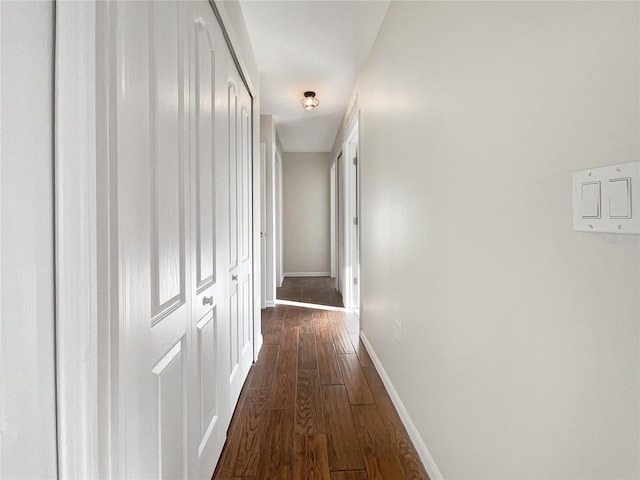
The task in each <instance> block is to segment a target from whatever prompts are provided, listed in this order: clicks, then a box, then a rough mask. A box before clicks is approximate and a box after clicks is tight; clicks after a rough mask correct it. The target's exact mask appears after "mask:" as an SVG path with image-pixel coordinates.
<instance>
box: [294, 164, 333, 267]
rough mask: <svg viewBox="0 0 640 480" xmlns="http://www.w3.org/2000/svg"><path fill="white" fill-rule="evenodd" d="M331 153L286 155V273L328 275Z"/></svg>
mask: <svg viewBox="0 0 640 480" xmlns="http://www.w3.org/2000/svg"><path fill="white" fill-rule="evenodd" d="M330 165H331V154H330V153H288V152H285V154H284V168H283V187H284V189H283V197H284V200H283V224H284V239H283V240H284V241H283V248H284V274H285V276H287V275H298V274H306V275H310V274H315V275H329V271H330V269H331V266H330V260H331V258H330V227H329V218H330V212H329V205H330V199H329V190H330V184H329V167H330Z"/></svg>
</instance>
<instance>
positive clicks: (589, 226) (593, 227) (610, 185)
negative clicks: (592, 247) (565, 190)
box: [573, 162, 640, 234]
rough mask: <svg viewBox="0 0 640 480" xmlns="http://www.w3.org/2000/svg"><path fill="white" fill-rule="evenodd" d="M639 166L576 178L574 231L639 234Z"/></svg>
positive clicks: (596, 171) (607, 169)
mask: <svg viewBox="0 0 640 480" xmlns="http://www.w3.org/2000/svg"><path fill="white" fill-rule="evenodd" d="M639 193H640V162H628V163H620V164H617V165H610V166H608V167H599V168H591V169H589V170H582V171H580V172H576V173H574V174H573V229H574V230H579V231H583V232H601V233H604V232H606V233H622V234H640V195H639Z"/></svg>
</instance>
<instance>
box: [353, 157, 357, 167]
mask: <svg viewBox="0 0 640 480" xmlns="http://www.w3.org/2000/svg"><path fill="white" fill-rule="evenodd" d="M353 164H354V165H358V156H357V155H356V156H355V157H353Z"/></svg>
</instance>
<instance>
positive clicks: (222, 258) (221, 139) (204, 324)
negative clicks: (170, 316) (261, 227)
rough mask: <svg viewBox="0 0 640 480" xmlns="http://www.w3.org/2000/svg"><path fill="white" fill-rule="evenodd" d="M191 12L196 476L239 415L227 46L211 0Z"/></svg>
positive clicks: (210, 463) (213, 458) (212, 460)
mask: <svg viewBox="0 0 640 480" xmlns="http://www.w3.org/2000/svg"><path fill="white" fill-rule="evenodd" d="M183 5H184V8H185V10H186V11H187V12H188V14H187V15H186V17H187V20H188V21H187V29H188V31H189V71H190V79H191V83H190V89H189V96H190V105H191V108H190V112H191V120H190V133H191V145H190V151H191V158H192V175H191V177H192V182H191V191H192V196H191V198H192V212H193V215H192V218H193V224H192V232H193V242H192V251H193V252H194V255H193V259H194V261H193V272H194V283H195V292H194V294H195V301H194V305H193V323H194V330H193V332H194V338H193V342H194V346H195V349H194V362H193V365H192V368H191V369H190V374H191V377H192V380H191V386H190V390H189V391H190V392H191V404H190V405H191V410H190V419H191V423H190V427H191V436H192V441H191V451H192V458H193V460H192V462H193V463H192V467H193V468H192V469H191V475H190V478H202V479H207V480H208V479H209V478H211V475H212V473H213V470H214V468H215V465H216V462H217V460H218V458H219V456H220V453H221V452H222V447H223V446H224V442H225V438H226V430H227V427H228V425H229V421H230V420H231V412H232V405H231V404H230V402H229V382H228V379H227V377H226V375H225V374H224V372H226V371H227V369H228V368H229V367H228V363H229V362H228V358H229V353H228V343H229V341H228V338H229V335H230V333H229V332H230V319H229V315H230V311H229V305H228V302H227V294H226V291H227V289H228V288H229V280H228V278H227V262H228V260H227V259H228V257H229V242H228V235H227V232H228V230H229V220H228V216H227V215H226V211H227V207H226V206H227V204H228V191H229V185H228V182H227V178H228V172H227V162H226V159H227V156H228V151H229V148H228V143H227V138H228V133H227V129H226V128H225V127H226V126H225V124H224V121H220V117H222V118H224V114H225V113H226V96H227V92H226V85H227V80H226V62H227V61H228V60H227V56H228V54H227V53H226V51H227V47H226V44H225V42H224V38H223V36H222V32H221V30H220V27H219V26H218V23H217V20H216V18H215V16H214V14H213V11H212V10H211V6H210V5H209V4H208V3H207V2H197V3H191V4H186V3H185V4H183Z"/></svg>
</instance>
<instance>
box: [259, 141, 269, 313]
mask: <svg viewBox="0 0 640 480" xmlns="http://www.w3.org/2000/svg"><path fill="white" fill-rule="evenodd" d="M260 265H261V269H260V287H261V290H262V291H261V295H260V308H267V301H266V300H267V145H266V144H265V143H261V144H260Z"/></svg>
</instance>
